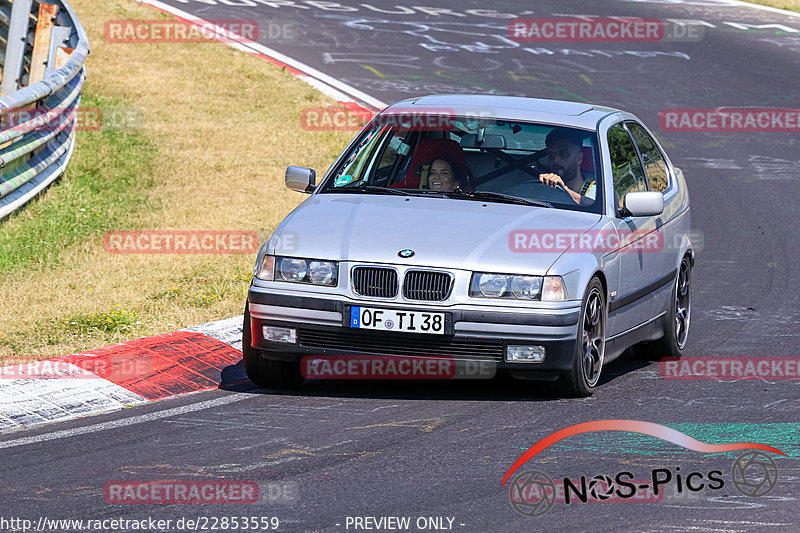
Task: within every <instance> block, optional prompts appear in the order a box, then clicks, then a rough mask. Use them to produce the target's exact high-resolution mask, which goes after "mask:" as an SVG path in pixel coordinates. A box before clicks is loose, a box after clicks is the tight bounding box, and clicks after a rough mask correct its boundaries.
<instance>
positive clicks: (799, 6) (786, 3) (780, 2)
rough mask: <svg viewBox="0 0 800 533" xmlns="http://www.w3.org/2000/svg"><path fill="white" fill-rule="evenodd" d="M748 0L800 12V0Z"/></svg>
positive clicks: (752, 2)
mask: <svg viewBox="0 0 800 533" xmlns="http://www.w3.org/2000/svg"><path fill="white" fill-rule="evenodd" d="M746 1H747V2H749V3H751V4H759V5H762V6H769V7H776V8H778V9H785V10H787V11H797V12H800V0H746Z"/></svg>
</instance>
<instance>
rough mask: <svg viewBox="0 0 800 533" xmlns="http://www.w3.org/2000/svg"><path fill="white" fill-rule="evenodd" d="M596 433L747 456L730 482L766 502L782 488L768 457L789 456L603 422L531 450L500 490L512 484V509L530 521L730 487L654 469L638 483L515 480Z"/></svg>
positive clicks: (630, 478) (716, 479)
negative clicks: (557, 512)
mask: <svg viewBox="0 0 800 533" xmlns="http://www.w3.org/2000/svg"><path fill="white" fill-rule="evenodd" d="M595 431H627V432H631V433H641V434H644V435H649V436H652V437H656V438H660V439H662V440H665V441H667V442H671V443H673V444H677V445H679V446H682V447H684V448H687V449H690V450H693V451H697V452H701V453H720V452H730V451H736V450H748V451H747V452H745V453H743V454H742V455H740V456H739V457H737V458H736V460H735V461H734V462H733V465H732V467H731V470H730V481H731V482H732V484H733V486H734V487H735V488H736V490H738V491H739V492H740V493H741V494H743V495H744V496H748V497H760V496H765V495H767V494H769V493H770V492H772V489H774V488H775V485H776V484H777V482H778V466H777V465H776V464H775V461H774V460H773V459H772V458H771V457H770V456H769V455H767V454H765V453H762V451H759V450H763V451H766V452H771V453H777V454H779V455H784V456H785V455H786V454H784V453H783V452H781V451H780V450H777V449H775V448H772V447H771V446H767V445H765V444H757V443H752V442H738V443H731V444H709V443H705V442H701V441H699V440H696V439H693V438H692V437H690V436H688V435H686V434H684V433H681V432H679V431H677V430H674V429H672V428H668V427H666V426H662V425H660V424H655V423H652V422H642V421H638V420H598V421H596V422H585V423H582V424H576V425H574V426H570V427H568V428H564V429H562V430H559V431H557V432H555V433H553V434H551V435H549V436H547V437H545V438H544V439H542V440H540V441H539V442H537V443H536V444H534V445H533V446H532V447H531V448H529V449H528V450H527V451H526V452H525V453H524V454H523V455H522V456H521V457H520V458H519V459H517V461H516V462H515V463H514V465H512V467H511V468H510V469H509V470H508V472H506V475H505V477H504V478H503V481H502V483H501V485H505V483H506V482H507V481H509V479H511V482H510V484H509V486H508V497H509V500H510V502H511V505H512V507H513V508H514V509H515V510H516V511H517V512H519V513H520V514H523V515H525V516H530V517H532V516H542V515H544V514H546V513H547V512H548V511H550V509H552V508H553V506H554V505H555V504H556V503H565V504H567V505H569V504H572V503H588V502H609V501H617V502H625V501H628V502H633V501H638V502H657V501H660V500H661V498H662V497H663V495H664V488H665V487H672V488H674V490H675V491H676V492H677V493H679V494H680V493H683V492H684V491H687V492H699V491H702V490H712V491H716V490H720V489H722V488H723V487H725V484H726V480H725V472H723V471H722V470H709V471H706V472H702V471H690V472H686V471H681V469H680V467H674V468H672V469H669V468H655V469H652V470H651V471H650V473H649V475H648V476H646V477H644V478H642V479H635V478H634V474H633V473H632V472H627V471H623V472H617V473H616V474H614V475H606V474H600V475H596V476H594V477H587V476H580V477H579V478H568V477H565V478H563V479H557V480H555V481H554V480H553V479H552V478H550V477H549V476H548V475H547V474H545V473H544V472H541V471H538V470H526V471H523V472H520V473H518V474H516V475H515V476H514V477H513V479H512V475H514V473H515V472H516V471H517V470H518V469H519V468H520V467H521V466H522V465H523V464H525V463H526V462H527V461H529V460H530V459H531V458H532V457H534V456H535V455H536V454H538V453H539V452H541V451H542V450H544V449H546V448H547V447H548V446H550V445H552V444H554V443H556V442H559V441H561V440H563V439H565V438H567V437H571V436H573V435H578V434H581V433H590V432H595Z"/></svg>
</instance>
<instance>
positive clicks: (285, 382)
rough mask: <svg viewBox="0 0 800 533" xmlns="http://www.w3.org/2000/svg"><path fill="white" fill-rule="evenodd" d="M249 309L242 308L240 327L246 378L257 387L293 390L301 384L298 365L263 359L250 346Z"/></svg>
mask: <svg viewBox="0 0 800 533" xmlns="http://www.w3.org/2000/svg"><path fill="white" fill-rule="evenodd" d="M251 341H252V337H251V332H250V308H249V306H245V308H244V324H243V325H242V358H243V360H244V370H245V372H247V377H248V378H250V381H252V382H253V383H254V384H256V385H258V386H259V387H265V388H269V389H294V388H297V387H299V386H300V384H301V383H303V376H302V375H301V374H300V363H296V362H292V361H274V360H272V359H265V358H263V357H262V356H261V352H260V351H259V350H256V349H255V348H253V347H252V346H251Z"/></svg>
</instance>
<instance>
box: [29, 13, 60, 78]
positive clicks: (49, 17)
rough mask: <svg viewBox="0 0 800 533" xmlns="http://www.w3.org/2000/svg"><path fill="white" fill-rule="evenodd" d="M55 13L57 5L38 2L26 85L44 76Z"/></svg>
mask: <svg viewBox="0 0 800 533" xmlns="http://www.w3.org/2000/svg"><path fill="white" fill-rule="evenodd" d="M57 14H58V5H56V4H45V3H41V4H39V16H38V17H37V19H36V35H35V37H34V39H33V53H32V54H31V72H30V75H29V76H28V85H33V84H34V83H36V82H37V81H41V80H42V79H43V78H44V71H45V68H46V67H47V58H48V55H49V54H50V36H51V34H52V33H53V26H55V23H56V15H57Z"/></svg>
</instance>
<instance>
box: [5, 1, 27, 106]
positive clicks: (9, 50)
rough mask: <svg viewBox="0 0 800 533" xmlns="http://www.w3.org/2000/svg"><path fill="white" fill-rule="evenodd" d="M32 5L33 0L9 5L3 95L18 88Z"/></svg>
mask: <svg viewBox="0 0 800 533" xmlns="http://www.w3.org/2000/svg"><path fill="white" fill-rule="evenodd" d="M32 4H33V0H14V3H13V4H11V18H10V21H9V28H8V44H7V45H6V57H5V64H4V65H3V82H2V84H0V91H2V93H3V94H10V93H13V92H14V91H16V90H17V89H18V88H19V83H20V78H21V77H22V66H23V60H24V56H25V43H26V41H27V40H28V29H29V25H30V22H31V5H32Z"/></svg>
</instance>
